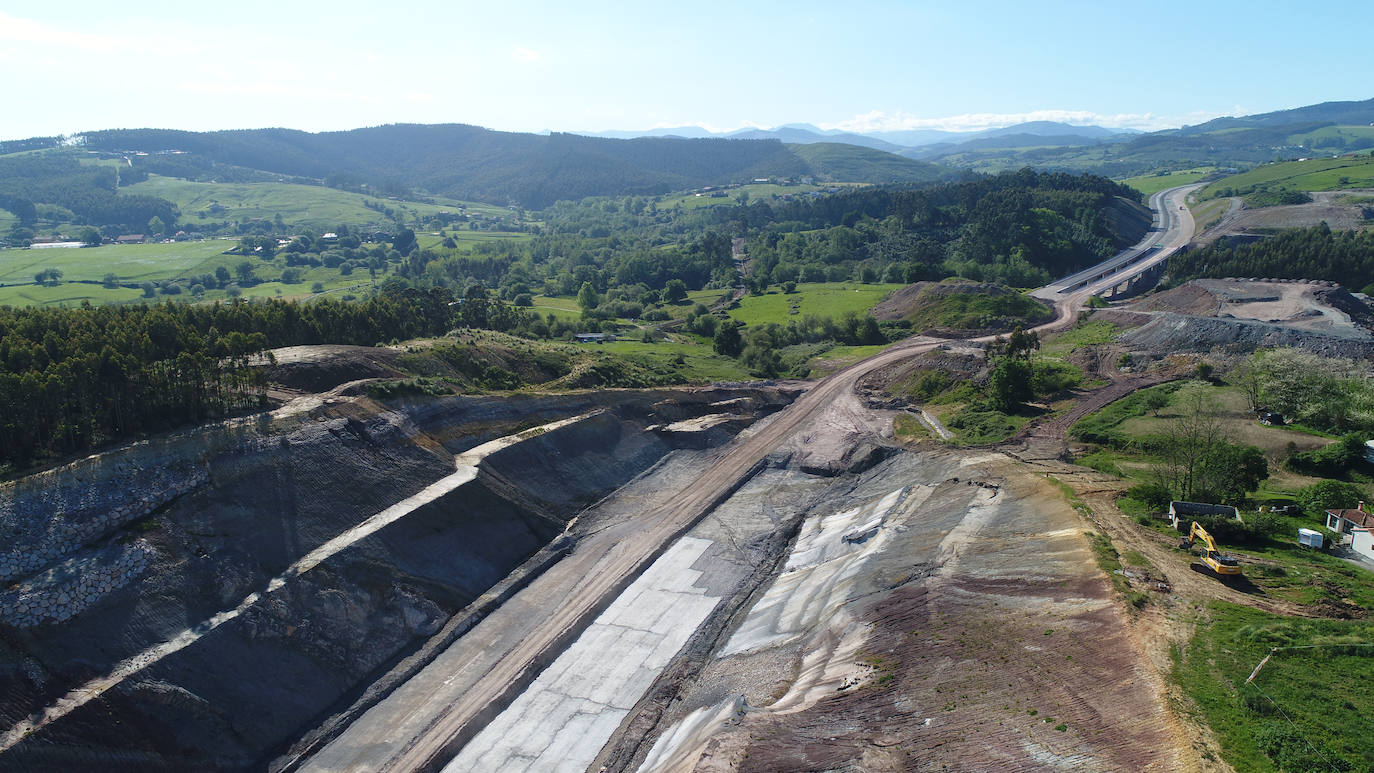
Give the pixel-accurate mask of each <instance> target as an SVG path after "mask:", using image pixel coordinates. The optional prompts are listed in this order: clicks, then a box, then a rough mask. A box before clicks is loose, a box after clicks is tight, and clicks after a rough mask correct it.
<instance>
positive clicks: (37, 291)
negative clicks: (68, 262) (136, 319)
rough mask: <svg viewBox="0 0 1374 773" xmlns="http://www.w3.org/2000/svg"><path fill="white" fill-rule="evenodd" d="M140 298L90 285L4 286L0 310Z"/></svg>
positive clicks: (127, 290)
mask: <svg viewBox="0 0 1374 773" xmlns="http://www.w3.org/2000/svg"><path fill="white" fill-rule="evenodd" d="M0 254H3V253H0ZM142 295H143V292H142V291H141V290H137V289H133V288H128V287H116V288H114V289H107V288H105V287H104V286H103V285H100V284H98V283H94V282H92V283H86V282H63V283H62V284H59V285H57V286H56V287H48V286H43V285H35V284H32V283H30V284H21V285H11V284H5V285H4V286H3V287H0V306H48V305H56V306H62V305H65V306H79V305H81V302H82V301H90V302H91V305H93V306H99V305H100V304H103V303H129V302H133V301H137V300H138V299H139V298H140V297H142ZM188 297H189V296H188Z"/></svg>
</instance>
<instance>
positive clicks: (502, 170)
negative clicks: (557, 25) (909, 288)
mask: <svg viewBox="0 0 1374 773" xmlns="http://www.w3.org/2000/svg"><path fill="white" fill-rule="evenodd" d="M84 141H85V146H86V147H87V148H88V149H93V150H100V151H106V152H115V153H131V154H136V153H148V154H150V155H148V156H139V155H131V156H130V160H131V162H132V163H133V165H134V168H135V170H137V169H138V168H139V167H140V166H142V167H144V171H148V172H154V173H158V174H168V175H170V176H179V177H191V178H193V179H218V180H223V179H225V177H226V176H227V175H230V174H234V170H235V169H237V170H239V172H238V174H240V175H242V174H243V173H244V172H243V170H258V171H260V172H271V173H273V174H278V175H286V176H290V177H298V178H309V179H314V180H322V181H325V182H326V184H329V185H333V186H336V187H341V188H349V189H358V188H360V186H363V185H366V186H368V189H369V190H371V191H373V192H379V193H397V194H400V193H409V192H412V191H424V192H427V193H430V194H433V195H442V196H449V197H453V198H458V199H467V200H478V201H490V202H494V203H499V204H506V203H509V202H515V203H518V204H520V205H521V206H525V207H529V208H543V207H546V206H549V205H550V204H553V203H554V202H555V201H559V200H577V199H581V198H585V197H587V196H607V195H609V196H620V195H656V194H662V193H668V192H670V191H675V190H684V189H688V188H696V187H700V186H705V185H714V184H720V183H727V182H740V181H744V180H748V179H752V178H756V177H788V178H798V177H808V176H809V177H814V178H816V179H818V180H823V181H837V182H868V183H888V182H926V181H930V180H935V179H939V178H941V177H945V176H948V175H949V174H950V173H949V171H948V170H946V169H944V168H943V167H939V166H936V165H933V164H929V163H924V162H920V161H913V160H911V159H905V158H901V157H899V156H895V155H892V154H890V153H885V152H882V151H878V150H871V149H867V148H859V147H854V146H847V145H835V144H832V145H824V146H792V145H784V144H783V143H781V142H777V141H775V140H729V139H681V138H669V137H642V138H638V139H633V140H618V139H605V138H599V137H584V136H580V135H574V134H550V135H538V134H520V133H513V132H498V131H492V130H490V129H483V128H480V127H476V126H465V125H460V124H440V125H418V124H396V125H388V126H377V127H372V128H367V129H355V130H352V131H344V132H321V133H318V134H312V133H309V132H302V131H294V130H289V129H254V130H242V131H219V132H183V131H172V130H161V129H120V130H110V131H97V132H90V133H88V134H85V135H84ZM169 151H180V153H178V154H176V155H171V156H168V155H157V154H165V153H167V152H169Z"/></svg>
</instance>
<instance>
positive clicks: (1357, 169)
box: [1198, 155, 1374, 198]
mask: <svg viewBox="0 0 1374 773" xmlns="http://www.w3.org/2000/svg"><path fill="white" fill-rule="evenodd" d="M1370 187H1374V155H1361V156H1354V157H1344V158H1314V159H1309V160H1307V161H1286V162H1283V163H1278V164H1264V165H1263V166H1258V167H1255V168H1254V169H1251V170H1250V171H1248V172H1243V173H1241V174H1235V175H1231V176H1230V177H1224V178H1222V179H1220V180H1218V181H1216V182H1214V183H1212V184H1211V185H1209V186H1207V187H1206V188H1203V189H1202V190H1201V191H1199V192H1198V197H1199V198H1209V197H1213V196H1245V195H1250V194H1252V193H1256V192H1260V191H1266V190H1268V191H1274V190H1278V189H1280V188H1286V189H1288V190H1291V191H1330V190H1338V189H1340V188H1370Z"/></svg>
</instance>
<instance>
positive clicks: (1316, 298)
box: [1095, 279, 1374, 357]
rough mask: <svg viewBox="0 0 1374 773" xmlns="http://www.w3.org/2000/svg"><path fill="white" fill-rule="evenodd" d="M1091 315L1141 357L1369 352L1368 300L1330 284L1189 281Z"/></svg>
mask: <svg viewBox="0 0 1374 773" xmlns="http://www.w3.org/2000/svg"><path fill="white" fill-rule="evenodd" d="M1095 318H1100V319H1103V320H1110V321H1112V322H1113V323H1115V324H1118V325H1121V326H1123V327H1129V328H1134V329H1132V330H1131V331H1130V332H1129V333H1127V334H1126V335H1125V336H1123V337H1122V338H1121V343H1122V344H1123V345H1124V346H1126V347H1127V348H1131V347H1134V348H1136V349H1139V350H1141V351H1144V352H1160V353H1163V352H1188V353H1197V354H1209V353H1216V354H1219V355H1239V354H1248V353H1250V352H1253V351H1254V350H1255V349H1258V348H1262V347H1279V346H1292V347H1296V348H1300V349H1305V350H1308V351H1311V352H1314V353H1316V354H1323V355H1327V356H1338V357H1367V356H1370V355H1371V354H1374V332H1371V321H1372V320H1371V311H1370V308H1369V306H1368V304H1367V299H1366V298H1364V296H1362V295H1356V294H1354V293H1351V292H1349V291H1348V290H1346V289H1345V288H1343V287H1341V286H1340V285H1337V284H1335V283H1334V282H1309V281H1303V280H1295V279H1277V280H1265V279H1196V280H1193V281H1191V282H1188V283H1186V284H1184V285H1181V286H1179V287H1176V288H1174V289H1171V290H1167V291H1164V292H1161V293H1157V294H1153V295H1150V296H1147V297H1145V298H1142V299H1139V300H1137V301H1135V302H1132V303H1127V304H1124V305H1122V306H1120V307H1118V308H1113V309H1110V310H1105V311H1103V312H1099V313H1098V315H1096V317H1095Z"/></svg>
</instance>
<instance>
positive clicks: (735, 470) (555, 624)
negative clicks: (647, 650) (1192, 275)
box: [300, 186, 1197, 771]
mask: <svg viewBox="0 0 1374 773" xmlns="http://www.w3.org/2000/svg"><path fill="white" fill-rule="evenodd" d="M1196 187H1197V186H1185V187H1182V188H1174V189H1171V190H1168V191H1163V192H1161V193H1160V194H1157V195H1156V196H1154V197H1152V198H1151V205H1152V207H1153V208H1154V209H1155V212H1156V217H1157V219H1158V222H1159V223H1161V224H1162V227H1163V231H1162V233H1161V232H1160V231H1155V232H1152V233H1151V234H1150V236H1148V237H1147V238H1146V239H1145V240H1144V241H1142V242H1141V245H1144V246H1145V248H1146V249H1153V246H1154V245H1155V244H1157V243H1158V244H1163V245H1164V247H1163V248H1162V249H1159V250H1156V251H1154V252H1152V253H1151V254H1150V255H1149V256H1148V257H1147V258H1145V259H1137V258H1139V257H1140V256H1138V255H1137V256H1132V255H1131V254H1130V253H1131V252H1132V250H1136V249H1140V248H1141V245H1137V247H1136V248H1132V250H1127V251H1125V252H1123V253H1120V254H1118V255H1116V256H1113V257H1112V258H1110V259H1108V260H1106V261H1104V262H1103V263H1101V264H1099V265H1098V266H1094V267H1093V268H1090V269H1087V270H1085V271H1081V272H1078V273H1076V274H1075V275H1074V276H1072V277H1066V278H1065V279H1064V280H1060V282H1058V283H1055V284H1054V285H1050V286H1048V287H1046V288H1042V289H1041V290H1039V291H1037V294H1038V295H1039V297H1045V295H1044V293H1045V292H1046V291H1050V290H1052V292H1051V295H1052V297H1053V300H1052V302H1053V303H1055V305H1056V306H1057V307H1058V309H1059V313H1058V315H1056V318H1055V320H1054V321H1052V322H1049V323H1046V324H1045V325H1041V326H1040V327H1039V328H1037V330H1041V331H1044V332H1050V331H1053V330H1059V329H1064V328H1067V327H1069V326H1071V325H1073V323H1074V321H1075V319H1076V318H1077V315H1078V312H1079V311H1080V309H1081V308H1082V307H1083V304H1084V303H1085V302H1086V300H1087V298H1088V297H1089V296H1090V295H1092V294H1094V293H1095V292H1097V291H1100V289H1101V288H1102V287H1103V286H1110V285H1111V284H1114V283H1119V282H1122V281H1125V280H1126V279H1128V278H1129V277H1131V276H1133V275H1135V274H1136V273H1139V272H1140V271H1143V270H1145V269H1146V268H1148V267H1150V266H1152V265H1154V264H1155V263H1157V262H1158V261H1160V260H1163V259H1164V258H1166V257H1167V256H1168V254H1170V253H1171V252H1173V251H1174V250H1176V249H1178V247H1181V246H1182V245H1184V244H1186V243H1187V242H1188V240H1189V239H1190V238H1191V237H1192V232H1193V220H1192V217H1191V215H1189V213H1188V212H1187V210H1186V209H1185V210H1182V211H1179V210H1178V209H1177V208H1178V206H1179V205H1180V203H1181V202H1182V200H1183V197H1184V196H1186V195H1187V193H1188V192H1189V191H1190V190H1192V189H1193V188H1196ZM1147 242H1148V244H1147ZM1104 274H1105V275H1107V278H1105V279H1102V278H1096V279H1094V278H1093V277H1102V276H1103V275H1104ZM1104 283H1105V285H1104ZM991 338H992V336H985V337H983V338H980V339H974V340H976V341H986V340H990V339H991ZM940 343H942V342H941V341H940V340H938V339H932V338H926V337H916V338H910V339H907V340H905V341H902V342H899V343H897V344H895V345H894V346H892V347H890V348H888V349H886V350H884V351H882V352H880V353H878V354H876V355H874V356H872V357H869V358H868V359H866V360H863V361H861V362H859V363H856V364H855V365H852V366H850V367H848V368H845V369H843V370H840V371H838V372H836V373H834V374H832V375H830V376H828V377H827V378H825V379H822V380H821V381H819V382H817V383H816V385H815V386H814V387H812V388H811V389H810V390H809V391H808V392H807V393H806V394H804V395H802V397H801V398H799V399H798V400H797V401H796V402H794V403H793V404H792V405H790V406H789V407H787V408H786V409H784V410H782V411H780V412H778V413H776V414H774V415H773V416H771V417H769V418H767V419H765V420H763V421H761V422H760V423H758V424H756V425H755V428H754V429H753V430H752V431H750V432H746V433H744V434H743V435H741V436H740V437H739V438H737V439H736V440H735V441H734V442H732V443H731V444H730V445H728V446H726V447H724V448H722V449H720V451H719V452H718V453H717V454H716V456H715V457H714V458H713V461H712V462H711V463H710V465H709V466H708V467H706V469H705V470H704V471H702V473H701V474H700V475H699V476H698V477H697V478H696V480H694V481H692V482H691V483H690V484H688V485H686V486H684V487H683V488H682V489H681V490H680V491H677V492H664V494H663V496H662V497H660V499H659V504H657V505H655V506H650V507H647V508H646V509H645V510H644V511H643V512H641V513H640V514H639V515H637V516H636V517H634V518H631V519H627V520H625V521H622V522H620V523H617V524H615V525H613V526H609V527H607V528H604V529H602V530H601V531H598V532H595V533H593V534H590V535H588V536H586V537H584V538H583V539H582V540H581V541H580V542H579V543H578V544H577V547H576V549H575V550H573V552H572V553H571V554H570V555H568V556H567V557H566V558H564V559H563V560H562V561H560V562H558V563H557V564H554V565H553V566H552V567H550V568H549V569H548V570H547V571H546V572H544V574H542V575H540V576H539V577H538V578H536V579H535V580H534V581H532V582H531V583H530V585H529V586H527V587H526V588H525V589H524V590H522V591H521V592H520V593H518V594H516V596H515V597H514V598H512V599H511V600H510V601H508V602H507V603H506V604H504V605H502V606H501V607H499V608H497V609H496V610H495V611H493V612H492V613H491V614H490V615H489V616H488V617H487V618H485V619H484V620H483V621H482V622H481V623H479V624H478V625H477V626H475V627H474V628H473V629H472V630H471V631H469V632H468V633H467V634H466V635H464V636H463V637H462V638H460V639H458V640H457V641H455V642H454V643H453V645H451V646H450V648H449V649H448V650H447V651H445V652H444V653H442V654H441V655H440V656H439V657H438V658H436V659H435V660H434V662H433V663H431V664H430V665H429V666H428V667H426V668H425V669H423V670H422V671H421V672H420V673H419V674H417V675H416V676H415V677H414V678H412V679H411V680H410V681H409V682H407V683H406V684H404V685H402V686H401V687H400V688H398V689H397V690H396V691H394V692H393V693H392V694H391V695H390V696H388V697H387V698H385V699H384V700H382V701H381V702H379V703H378V704H377V705H376V706H374V707H372V709H370V710H369V711H367V712H365V713H364V714H363V715H362V716H360V717H359V718H358V719H357V720H356V721H355V722H354V723H353V724H352V725H351V726H349V727H348V728H347V729H345V731H344V732H343V733H342V734H341V735H340V736H339V737H338V738H336V739H335V740H334V741H332V742H330V743H329V744H327V745H326V746H324V748H322V749H320V750H319V751H318V753H316V754H315V755H314V756H312V757H310V758H308V759H306V760H304V761H303V762H302V763H301V765H300V769H301V770H308V771H344V770H347V771H428V770H437V769H438V768H440V767H442V766H443V765H444V764H445V763H447V762H448V761H449V760H450V759H451V758H452V757H453V756H454V755H455V754H456V753H457V751H458V749H460V748H461V747H462V745H463V744H464V743H466V742H467V740H469V739H470V738H471V737H472V736H473V735H475V734H476V732H477V731H479V730H480V729H481V728H482V727H483V726H485V724H486V723H487V722H489V721H490V720H491V719H492V718H494V717H495V716H496V715H497V714H498V713H499V712H500V711H501V709H503V708H504V707H505V706H507V705H509V704H510V703H511V702H512V701H513V700H514V699H515V698H516V697H517V696H518V695H519V694H520V692H521V691H522V690H524V689H525V687H526V686H528V685H529V684H530V683H531V682H532V681H533V680H534V679H535V677H537V676H538V674H539V672H540V671H541V670H543V668H545V667H546V666H547V665H548V664H550V663H552V662H553V661H554V659H555V658H556V657H557V656H558V654H559V653H561V652H562V651H563V650H564V649H565V648H567V647H568V646H569V645H570V644H571V643H572V642H573V641H574V640H575V639H576V638H577V636H578V635H579V634H580V633H581V632H582V631H583V630H585V629H586V628H587V627H588V626H589V625H590V624H591V623H592V621H593V620H594V619H595V618H596V617H597V615H598V614H600V612H601V611H602V610H604V609H606V608H607V607H608V606H609V605H610V603H611V602H612V601H614V599H615V598H616V597H617V596H618V595H619V594H620V593H621V592H622V591H623V590H624V589H625V588H626V587H627V586H628V585H629V584H630V583H631V582H632V581H633V580H634V579H635V578H636V577H638V576H639V575H640V574H641V573H642V572H643V571H644V570H645V569H646V568H647V567H648V566H649V565H650V564H652V563H653V561H654V560H655V559H657V558H658V557H659V556H660V555H662V554H663V552H664V551H665V550H667V549H668V548H669V547H670V546H671V545H672V544H673V542H675V541H676V540H677V539H678V538H679V537H680V536H682V535H683V534H684V533H686V532H687V531H688V530H689V529H691V528H692V526H693V525H695V524H696V523H697V522H698V521H699V520H701V519H702V518H703V517H704V516H705V515H706V514H708V513H709V512H711V510H713V509H714V508H715V507H716V506H717V505H719V504H720V503H721V502H722V501H724V500H725V499H726V498H728V497H729V496H730V495H731V494H732V493H733V492H734V491H735V490H736V489H737V488H738V487H739V486H740V485H742V484H743V483H744V482H745V481H747V480H748V479H749V478H750V477H751V476H752V475H753V474H754V473H755V471H757V470H758V469H759V465H760V464H761V463H762V462H763V461H764V459H765V458H766V457H768V455H769V454H771V453H773V452H774V451H776V450H778V449H780V448H782V447H784V446H786V445H787V444H788V443H789V441H791V440H792V439H793V438H794V437H796V436H797V435H798V434H799V433H812V434H814V433H830V432H836V431H839V427H840V425H841V422H842V419H843V417H844V415H845V414H848V413H853V412H855V411H862V410H863V408H862V405H860V404H859V400H858V397H857V394H856V391H855V386H856V384H857V383H858V381H859V380H860V379H861V378H863V377H864V376H866V375H868V374H869V373H871V372H873V371H874V370H876V369H878V368H881V367H883V366H886V365H890V364H892V363H896V362H899V361H901V360H904V359H906V358H908V357H911V356H914V355H916V354H920V353H922V352H926V351H929V350H930V349H931V348H933V347H935V346H937V345H939V344H940Z"/></svg>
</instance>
